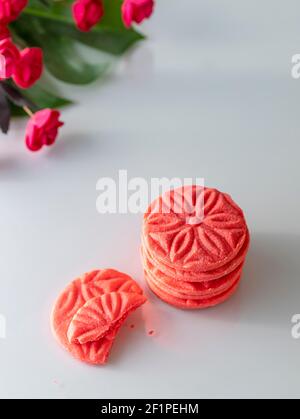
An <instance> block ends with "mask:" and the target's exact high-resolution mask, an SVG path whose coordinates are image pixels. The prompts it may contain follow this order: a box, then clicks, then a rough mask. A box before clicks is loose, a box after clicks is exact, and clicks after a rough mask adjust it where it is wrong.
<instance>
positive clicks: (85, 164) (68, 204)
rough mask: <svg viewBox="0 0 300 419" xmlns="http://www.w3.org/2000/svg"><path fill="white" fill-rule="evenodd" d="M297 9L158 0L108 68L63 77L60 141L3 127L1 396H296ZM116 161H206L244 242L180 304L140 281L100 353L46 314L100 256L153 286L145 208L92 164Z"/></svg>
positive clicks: (193, 164)
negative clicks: (67, 338) (29, 138)
mask: <svg viewBox="0 0 300 419" xmlns="http://www.w3.org/2000/svg"><path fill="white" fill-rule="evenodd" d="M299 17H300V5H299V2H298V1H296V0H295V1H292V0H289V1H286V2H274V1H271V0H268V1H267V0H265V1H263V2H260V1H258V0H256V1H253V0H251V1H250V0H247V1H243V2H239V1H236V0H235V1H234V0H230V1H226V2H220V1H217V0H206V1H204V0H202V1H198V0H194V1H192V0H186V1H180V0H173V1H167V0H160V1H159V2H158V7H157V10H156V14H155V16H154V17H153V19H152V20H151V21H150V22H147V24H146V25H144V30H145V31H146V32H147V33H148V35H149V40H148V41H147V42H144V43H143V44H141V45H139V47H138V48H136V49H135V50H134V51H132V52H131V53H130V54H129V55H128V56H127V57H126V58H125V59H124V60H123V61H122V62H121V63H120V64H118V66H117V68H116V70H115V71H114V75H113V76H111V77H109V78H108V80H106V83H104V84H102V83H96V84H94V85H93V86H89V87H85V88H76V89H73V88H69V87H68V88H67V91H68V94H69V96H71V97H73V98H77V99H78V101H79V103H80V104H78V105H77V106H73V107H70V108H68V109H65V110H64V111H63V119H64V120H65V122H66V126H65V127H64V129H63V131H61V135H60V138H59V142H58V143H57V145H56V146H55V147H53V148H52V149H51V150H48V151H46V152H42V153H38V154H34V155H33V154H30V153H27V152H26V150H25V148H24V146H23V143H22V141H23V140H22V138H23V129H24V125H23V123H20V122H19V123H15V125H14V129H13V130H12V131H11V133H10V135H9V136H8V137H4V136H2V135H1V136H0V193H1V195H0V203H1V208H0V214H1V217H0V255H1V256H0V257H1V263H0V313H2V314H3V315H5V316H6V319H7V338H6V339H5V340H3V339H2V340H0V396H1V397H96V398H102V397H174V398H175V397H229V396H235V397H250V396H257V397H263V396H270V397H287V396H291V397H299V395H300V374H299V368H300V340H294V339H292V337H291V327H292V324H291V317H292V315H293V314H294V313H300V275H299V272H300V269H299V248H300V224H299V210H300V199H299V151H300V146H299V144H300V140H299V105H300V80H293V79H292V78H291V74H290V72H291V57H292V55H293V54H295V53H299V52H300V44H299V39H300V26H299ZM119 169H127V170H128V175H129V177H135V176H142V177H145V178H146V179H148V180H150V178H151V177H161V176H167V177H173V176H179V177H184V176H187V177H196V176H198V177H204V178H205V181H206V184H207V185H209V186H214V187H217V188H219V189H221V190H223V191H226V192H228V193H230V194H231V195H232V196H233V198H234V199H235V200H236V201H237V202H238V203H239V205H240V206H241V207H242V208H243V209H244V210H245V213H246V216H247V220H248V223H249V226H250V229H251V232H252V247H251V251H250V253H249V257H248V261H247V264H246V269H245V274H244V279H243V282H242V285H241V287H240V289H239V291H238V293H237V294H236V295H235V296H234V297H233V298H232V299H231V300H229V301H228V302H227V303H225V304H223V305H221V306H219V307H216V308H214V309H209V310H206V311H199V312H183V311H179V310H176V309H173V308H171V307H169V306H167V305H166V304H164V303H162V302H160V301H159V300H158V299H156V298H155V297H154V296H152V295H151V293H150V292H148V291H147V292H148V295H149V299H150V303H149V304H148V305H147V306H145V308H144V309H143V310H141V311H139V312H138V313H135V314H134V315H133V316H132V317H131V318H130V320H129V322H128V324H131V323H134V324H135V325H136V327H135V329H133V330H131V329H129V328H128V327H124V328H123V329H122V331H121V333H120V335H119V336H118V338H117V341H116V343H115V346H114V348H113V351H112V354H111V358H110V362H109V364H108V365H107V366H105V367H99V368H97V367H91V366H87V365H84V364H81V363H80V362H78V361H76V360H74V359H72V358H71V357H70V356H69V355H68V354H67V353H66V352H65V351H64V350H63V349H61V348H60V347H59V346H58V345H57V343H56V341H55V340H54V339H53V338H52V336H51V332H50V327H49V313H50V310H51V306H52V303H53V301H54V300H55V298H56V296H57V295H58V293H59V291H60V290H61V289H63V288H64V287H65V285H66V284H67V283H68V282H69V281H70V280H72V279H73V278H74V277H76V276H77V275H79V274H81V273H83V272H85V271H88V270H90V269H93V268H97V267H99V268H104V267H114V268H116V269H119V270H121V271H125V272H128V273H129V274H131V275H133V277H135V278H136V279H137V280H138V281H139V282H140V283H141V284H143V285H144V282H143V278H142V268H141V264H140V260H139V242H140V241H139V234H140V228H141V218H142V217H141V215H107V216H100V215H99V214H97V212H96V207H95V203H96V198H97V193H96V188H95V186H96V182H97V180H98V179H99V178H100V177H102V176H111V177H115V178H117V174H118V170H119ZM149 329H154V330H155V331H156V335H155V336H154V337H149V336H148V335H147V332H148V330H149Z"/></svg>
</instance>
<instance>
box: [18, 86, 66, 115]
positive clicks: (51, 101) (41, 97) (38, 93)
mask: <svg viewBox="0 0 300 419" xmlns="http://www.w3.org/2000/svg"><path fill="white" fill-rule="evenodd" d="M22 94H23V96H25V97H26V98H28V99H29V100H31V101H32V102H33V103H35V104H36V105H37V107H38V109H44V108H52V109H56V108H61V107H63V106H67V105H70V104H72V101H70V100H68V99H65V98H62V97H59V96H58V95H56V94H55V93H52V92H51V93H50V91H49V89H46V88H45V87H44V83H43V82H42V81H41V82H38V83H36V84H35V85H34V86H33V87H31V88H30V89H26V90H22ZM12 114H13V116H25V115H26V113H25V112H24V111H23V109H22V108H20V107H18V106H16V105H13V104H12Z"/></svg>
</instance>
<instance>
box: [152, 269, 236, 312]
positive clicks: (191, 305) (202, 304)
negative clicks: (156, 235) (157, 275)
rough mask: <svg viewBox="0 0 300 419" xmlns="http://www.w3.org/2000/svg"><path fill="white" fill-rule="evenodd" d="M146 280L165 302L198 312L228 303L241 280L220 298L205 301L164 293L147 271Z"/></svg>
mask: <svg viewBox="0 0 300 419" xmlns="http://www.w3.org/2000/svg"><path fill="white" fill-rule="evenodd" d="M144 275H145V279H146V281H147V283H148V285H149V287H150V289H151V290H152V291H153V292H154V294H156V295H157V296H158V297H159V298H160V299H161V300H163V301H164V302H166V303H168V304H171V305H173V306H175V307H177V308H182V309H187V310H196V309H204V308H208V307H213V306H215V305H218V304H221V303H223V302H224V301H226V300H227V299H228V298H229V297H231V295H232V294H233V293H234V292H235V291H236V289H237V288H238V285H239V282H240V278H238V280H237V281H236V282H235V283H234V284H233V285H232V286H231V288H230V289H229V290H227V291H226V292H224V293H222V294H219V295H218V296H215V297H211V298H203V299H187V298H178V297H175V296H173V295H170V294H168V293H166V292H165V291H163V290H162V289H161V288H160V287H159V285H158V284H157V283H156V282H155V280H153V278H152V277H150V275H149V274H148V273H147V272H146V271H145V272H144Z"/></svg>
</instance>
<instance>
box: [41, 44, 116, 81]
mask: <svg viewBox="0 0 300 419" xmlns="http://www.w3.org/2000/svg"><path fill="white" fill-rule="evenodd" d="M41 46H42V48H43V51H44V57H45V64H46V67H47V69H48V70H49V71H50V73H52V75H53V76H54V77H56V78H57V79H59V80H62V81H64V82H66V83H72V84H88V83H91V82H93V81H95V80H96V79H97V78H99V77H100V76H102V75H104V74H105V73H106V71H107V70H108V68H109V65H110V63H109V62H108V61H106V62H104V63H101V64H90V63H88V62H87V61H85V59H84V58H83V57H82V56H81V55H80V54H79V52H78V50H77V49H76V41H74V40H73V39H71V38H67V37H60V36H56V37H54V36H53V37H52V38H51V39H47V40H45V41H41Z"/></svg>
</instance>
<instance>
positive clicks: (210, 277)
mask: <svg viewBox="0 0 300 419" xmlns="http://www.w3.org/2000/svg"><path fill="white" fill-rule="evenodd" d="M249 244H250V238H249V233H247V237H246V240H245V242H244V244H243V247H242V248H241V250H240V251H239V253H238V254H237V255H236V257H235V258H234V259H232V260H231V261H230V262H228V263H227V264H225V265H223V266H221V267H220V268H217V269H214V270H211V271H207V272H198V271H196V272H193V271H183V270H181V269H176V268H172V267H171V266H168V265H166V264H165V263H163V262H161V261H159V262H158V261H157V260H155V259H154V257H153V256H152V255H151V254H150V252H149V250H148V249H147V247H146V243H145V240H144V238H143V237H142V249H143V254H144V255H145V256H146V257H147V259H148V260H149V261H150V262H151V264H152V265H154V266H155V268H157V269H159V270H160V271H161V272H163V273H164V274H165V275H167V276H168V277H170V278H173V279H175V280H177V281H184V282H209V281H215V280H217V279H220V278H223V277H224V276H227V275H229V274H230V273H231V272H233V271H235V270H236V269H237V268H238V267H239V266H240V265H241V264H243V263H244V261H245V258H246V255H247V252H248V249H249Z"/></svg>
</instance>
